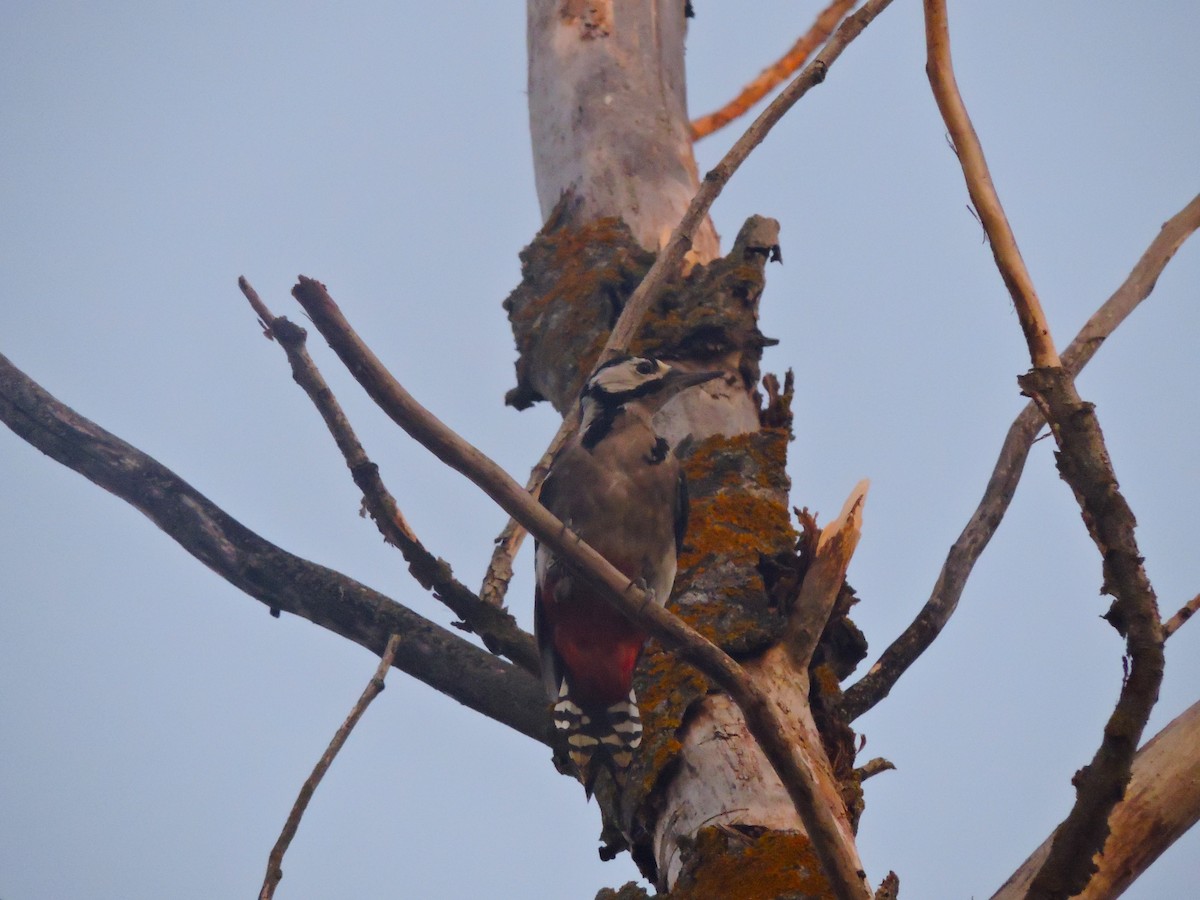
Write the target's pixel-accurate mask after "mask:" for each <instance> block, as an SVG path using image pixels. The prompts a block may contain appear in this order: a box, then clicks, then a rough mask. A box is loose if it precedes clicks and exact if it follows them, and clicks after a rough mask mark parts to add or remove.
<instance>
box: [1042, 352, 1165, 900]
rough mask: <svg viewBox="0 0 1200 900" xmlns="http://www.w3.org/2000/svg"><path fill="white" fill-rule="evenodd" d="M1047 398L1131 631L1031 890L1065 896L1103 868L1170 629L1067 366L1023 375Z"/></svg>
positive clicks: (1063, 458)
mask: <svg viewBox="0 0 1200 900" xmlns="http://www.w3.org/2000/svg"><path fill="white" fill-rule="evenodd" d="M1018 381H1019V382H1020V384H1021V388H1022V389H1023V390H1024V391H1025V392H1026V393H1027V394H1029V395H1030V396H1032V397H1033V399H1034V401H1035V402H1036V403H1037V404H1038V407H1039V408H1040V409H1041V410H1042V414H1043V415H1044V416H1045V418H1046V421H1047V422H1048V423H1049V424H1050V429H1051V431H1052V432H1053V434H1054V439H1055V441H1056V442H1057V443H1058V446H1059V453H1058V469H1059V473H1060V474H1061V475H1062V478H1063V480H1064V481H1066V482H1067V483H1068V484H1069V485H1070V486H1071V490H1072V491H1074V493H1075V498H1076V500H1077V501H1078V502H1079V507H1080V509H1081V510H1082V512H1083V520H1084V523H1085V524H1086V525H1087V529H1088V532H1089V533H1090V534H1091V536H1092V540H1093V541H1094V542H1095V544H1096V547H1097V549H1098V550H1099V551H1100V555H1101V557H1102V558H1103V560H1104V562H1103V572H1104V585H1103V587H1102V590H1103V592H1104V593H1106V594H1110V595H1112V596H1113V598H1114V599H1113V603H1112V606H1111V607H1110V608H1109V610H1108V612H1107V613H1106V614H1105V618H1106V619H1107V620H1108V621H1109V623H1110V624H1111V625H1112V626H1113V627H1114V628H1116V629H1117V631H1118V632H1119V633H1120V634H1121V635H1122V636H1123V637H1124V638H1125V639H1126V646H1127V648H1128V656H1129V674H1128V677H1127V678H1126V679H1125V682H1124V684H1123V685H1122V687H1121V693H1120V696H1119V698H1118V700H1117V704H1116V707H1115V708H1114V709H1113V712H1112V715H1111V716H1110V717H1109V720H1108V723H1107V724H1106V725H1105V727H1104V740H1103V741H1102V742H1101V744H1100V747H1099V749H1098V750H1097V751H1096V755H1095V756H1094V757H1093V759H1092V761H1091V763H1089V764H1088V765H1086V766H1085V767H1084V768H1082V769H1081V770H1079V772H1077V773H1076V774H1075V777H1074V778H1073V779H1072V783H1073V784H1074V785H1075V789H1076V796H1075V806H1074V807H1073V808H1072V810H1071V812H1070V813H1069V814H1068V816H1067V818H1066V819H1065V820H1064V821H1063V823H1062V824H1061V825H1060V826H1059V828H1058V831H1057V833H1056V834H1055V837H1054V842H1053V845H1052V847H1051V849H1050V854H1049V856H1048V858H1047V859H1046V863H1045V865H1044V866H1043V868H1042V870H1041V871H1040V872H1039V873H1038V874H1037V877H1035V878H1034V880H1033V885H1032V886H1031V888H1030V893H1029V896H1030V897H1038V898H1040V897H1045V898H1054V900H1058V898H1066V897H1070V896H1072V895H1074V894H1076V893H1078V892H1079V891H1081V890H1082V889H1083V888H1084V887H1085V886H1086V885H1087V883H1088V880H1089V879H1090V878H1091V876H1092V874H1093V873H1094V872H1095V871H1096V866H1095V863H1094V862H1093V861H1092V857H1093V856H1094V855H1095V854H1096V853H1098V852H1099V851H1100V850H1101V849H1102V848H1103V846H1104V842H1105V839H1106V838H1107V837H1108V817H1109V813H1110V812H1111V811H1112V808H1113V807H1114V806H1115V805H1116V804H1117V803H1118V802H1119V801H1120V800H1121V797H1122V796H1123V795H1124V792H1125V786H1126V784H1128V782H1129V777H1130V766H1131V765H1132V763H1133V756H1134V754H1135V753H1136V752H1137V747H1138V743H1139V741H1140V740H1141V737H1142V730H1143V729H1144V728H1145V726H1146V722H1147V720H1148V719H1149V718H1150V710H1151V709H1153V707H1154V703H1155V701H1157V700H1158V688H1159V685H1160V684H1161V683H1162V676H1163V665H1164V660H1163V630H1162V624H1161V622H1160V620H1159V616H1158V604H1157V601H1156V599H1155V596H1154V590H1153V588H1152V587H1151V586H1150V580H1149V578H1148V577H1147V576H1146V571H1145V568H1144V567H1143V566H1142V557H1141V554H1140V553H1139V552H1138V546H1137V542H1136V540H1135V539H1134V535H1133V529H1134V526H1135V524H1136V522H1135V520H1134V517H1133V512H1132V510H1130V509H1129V506H1128V504H1126V502H1125V498H1124V497H1123V496H1122V495H1121V492H1120V490H1119V489H1118V488H1117V480H1116V476H1115V475H1114V474H1113V469H1112V464H1111V463H1110V462H1109V458H1108V452H1107V451H1106V449H1105V446H1104V438H1103V435H1102V434H1101V432H1100V425H1099V422H1097V421H1096V416H1095V413H1094V411H1093V407H1092V405H1091V404H1090V403H1085V402H1084V401H1082V400H1080V399H1079V394H1078V393H1077V392H1076V391H1075V386H1074V384H1073V382H1072V381H1071V379H1070V376H1069V375H1068V374H1067V373H1066V372H1065V371H1063V369H1062V368H1061V367H1058V368H1050V369H1042V368H1037V369H1033V370H1031V371H1030V372H1029V373H1027V374H1026V375H1023V376H1021V378H1019V379H1018Z"/></svg>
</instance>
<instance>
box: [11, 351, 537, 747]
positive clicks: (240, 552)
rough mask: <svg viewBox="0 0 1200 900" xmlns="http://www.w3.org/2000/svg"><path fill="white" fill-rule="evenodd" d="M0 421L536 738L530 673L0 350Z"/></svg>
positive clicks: (333, 624)
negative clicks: (273, 534) (54, 391)
mask: <svg viewBox="0 0 1200 900" xmlns="http://www.w3.org/2000/svg"><path fill="white" fill-rule="evenodd" d="M0 421H3V422H4V423H5V424H6V425H8V427H9V428H11V429H12V430H13V431H14V432H15V433H16V434H17V435H18V436H20V437H21V438H23V439H24V440H25V441H27V442H28V443H29V444H32V445H33V446H34V447H37V448H38V449H39V450H41V451H42V452H43V453H45V454H46V455H47V456H49V457H50V458H52V459H54V460H56V461H57V462H60V463H62V464H63V465H65V466H67V467H68V468H70V469H74V470H75V471H76V472H79V473H80V474H81V475H83V476H84V477H85V478H87V479H88V480H90V481H92V482H94V483H95V484H97V485H99V486H100V487H102V488H104V489H105V490H107V491H110V492H112V493H113V494H116V495H117V496H118V497H120V498H121V499H122V500H124V501H125V502H127V503H129V504H130V505H131V506H133V507H135V508H137V509H139V510H140V511H141V512H143V513H144V514H145V515H146V516H147V517H148V518H149V519H150V520H151V521H152V522H153V523H154V524H155V525H157V526H158V527H159V528H161V529H162V530H163V531H165V532H166V533H167V535H168V536H170V537H171V538H172V539H173V540H174V541H175V542H176V543H178V544H179V545H180V546H181V547H183V549H184V550H186V551H187V552H188V553H190V554H192V556H194V557H196V559H198V560H200V562H202V563H204V565H206V566H208V567H209V568H210V569H212V570H213V571H214V572H216V573H217V574H218V575H220V576H221V577H222V578H224V579H225V580H226V581H228V582H229V583H230V584H232V585H233V586H234V587H236V588H238V589H239V590H242V591H244V592H246V593H247V594H249V595H250V596H251V597H253V598H255V599H256V600H259V601H261V602H262V603H264V604H265V605H266V606H267V607H268V608H269V609H270V610H271V611H272V612H274V613H275V614H278V613H279V612H280V611H282V612H289V613H293V614H295V615H297V616H301V617H302V618H305V619H308V620H309V621H310V622H314V623H315V624H317V625H320V626H322V627H323V628H327V629H329V630H330V631H332V632H334V633H335V634H338V635H340V636H342V637H344V638H347V639H349V640H351V641H354V642H355V643H356V644H360V645H362V646H363V647H366V648H367V649H368V650H370V651H371V652H372V653H375V654H377V655H378V654H381V653H383V651H384V647H385V646H386V644H387V641H388V638H389V636H390V635H392V634H401V635H403V636H404V642H403V644H402V645H401V647H400V649H399V651H397V654H396V667H397V668H399V669H400V670H402V671H404V672H407V673H408V674H409V675H412V676H413V677H414V678H417V679H418V680H420V681H422V682H424V683H425V684H427V685H429V686H430V687H432V688H433V689H434V690H437V691H440V692H442V693H443V694H446V695H447V696H449V697H452V698H454V699H455V700H457V701H458V702H459V703H462V704H463V705H464V706H468V707H470V708H471V709H474V710H475V711H476V712H480V713H483V714H484V715H485V716H487V717H488V718H491V719H495V720H496V721H498V722H501V723H503V724H505V725H507V726H509V727H510V728H513V729H515V730H516V731H519V732H521V733H522V734H525V735H528V736H529V737H531V738H533V739H534V740H538V741H541V742H542V743H544V744H550V742H551V726H550V716H549V714H548V712H547V709H546V703H545V697H544V695H543V692H542V686H541V682H540V681H538V680H537V679H535V678H533V677H532V676H531V675H529V673H527V672H525V671H524V670H522V669H519V668H517V667H516V666H513V665H510V664H509V663H506V662H504V661H503V660H500V659H497V658H496V657H495V656H492V655H491V654H490V653H488V652H487V651H485V650H483V649H481V648H479V647H476V646H474V645H473V644H471V643H470V642H469V641H466V640H464V639H463V638H461V637H459V636H458V635H456V634H454V633H453V632H450V631H448V630H446V629H445V628H442V627H441V626H439V625H436V624H434V623H433V622H430V621H429V620H427V619H425V618H423V617H422V616H419V615H417V614H416V613H415V612H413V611H412V610H410V609H408V608H407V607H405V606H402V605H400V604H399V603H396V602H395V601H394V600H391V599H389V598H388V597H385V596H383V595H382V594H380V593H378V592H377V591H373V590H371V589H370V588H368V587H366V586H365V585H362V584H360V583H359V582H357V581H355V580H353V579H352V578H347V577H346V576H345V575H342V574H341V573H339V572H335V571H333V570H332V569H327V568H325V567H324V566H319V565H317V564H316V563H312V562H309V561H308V560H305V559H301V558H300V557H298V556H293V555H292V554H290V553H288V552H287V551H285V550H282V549H280V548H279V547H277V546H275V545H274V544H272V543H270V542H269V541H267V540H264V539H263V538H262V537H260V536H259V535H257V534H255V533H254V532H253V531H251V530H250V529H248V528H246V527H245V526H244V525H242V524H241V523H240V522H238V521H237V520H235V519H234V518H233V517H232V516H230V515H229V514H228V513H226V512H225V511H224V510H222V509H220V508H219V507H218V506H216V505H215V504H213V503H212V501H210V500H209V499H208V498H207V497H205V496H204V495H203V494H201V493H200V492H199V491H197V490H196V489H195V488H193V487H192V486H191V485H190V484H188V483H187V482H186V481H184V480H183V479H182V478H180V477H179V476H178V475H176V474H175V473H174V472H172V471H171V470H170V469H168V468H166V467H165V466H163V465H162V464H161V463H159V462H157V461H156V460H154V459H152V458H151V457H149V456H147V455H146V454H145V453H143V452H141V451H140V450H138V449H137V448H136V447H133V446H131V445H130V444H127V443H126V442H125V441H122V440H121V439H120V438H118V437H116V436H115V435H113V434H110V433H109V432H107V431H105V430H104V429H103V428H101V427H100V426H99V425H96V424H95V423H94V422H90V421H88V420H87V419H85V418H83V417H82V416H80V415H79V414H78V413H76V412H74V411H73V410H71V409H70V408H68V407H67V406H64V405H63V404H62V403H60V402H59V401H58V400H56V399H55V398H54V397H52V396H51V395H50V394H49V393H47V392H46V391H45V390H44V389H42V388H41V387H40V386H39V385H37V384H36V383H35V382H34V381H33V380H32V379H30V378H29V377H28V376H27V375H25V374H24V373H23V372H21V371H20V370H19V369H17V368H16V366H14V365H13V364H12V363H11V362H9V360H8V359H6V358H5V357H4V356H2V355H0Z"/></svg>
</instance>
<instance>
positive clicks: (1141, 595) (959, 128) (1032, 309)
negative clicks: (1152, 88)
mask: <svg viewBox="0 0 1200 900" xmlns="http://www.w3.org/2000/svg"><path fill="white" fill-rule="evenodd" d="M924 5H925V36H926V46H927V51H928V63H927V66H926V71H927V72H928V75H929V82H930V84H931V86H932V88H933V93H934V96H935V97H936V99H937V103H938V108H939V109H940V110H941V112H942V118H943V119H944V120H945V122H946V126H947V128H948V129H949V130H950V134H951V136H952V137H953V140H954V144H955V148H956V152H957V154H958V158H959V163H960V164H961V166H962V169H963V175H964V177H965V178H966V182H967V190H968V192H969V193H970V195H971V200H972V202H973V203H974V205H975V208H976V210H977V211H978V213H979V215H980V220H981V221H982V223H983V226H984V229H985V230H986V231H987V234H988V239H989V240H990V242H991V244H992V252H993V255H994V256H995V259H996V265H997V268H998V269H999V270H1000V274H1001V276H1002V277H1003V279H1004V283H1005V284H1006V285H1007V286H1008V289H1009V293H1010V294H1011V295H1012V298H1013V303H1014V305H1015V306H1016V309H1017V317H1018V319H1019V320H1020V322H1021V327H1022V330H1023V331H1024V332H1025V340H1026V343H1027V344H1028V345H1029V354H1030V357H1031V359H1032V360H1033V366H1034V368H1033V369H1032V370H1031V371H1030V372H1028V373H1027V374H1026V375H1024V376H1022V377H1021V378H1019V379H1018V382H1019V383H1020V385H1021V389H1022V391H1023V392H1024V393H1026V394H1027V395H1028V396H1030V397H1031V399H1033V401H1034V402H1035V403H1037V405H1038V408H1039V409H1040V410H1041V412H1042V415H1043V417H1044V418H1045V419H1046V422H1047V423H1048V424H1049V425H1050V430H1051V432H1052V434H1053V435H1054V439H1055V442H1056V443H1057V444H1058V447H1059V453H1058V469H1059V473H1060V474H1061V475H1062V477H1063V480H1064V481H1066V482H1067V483H1068V484H1069V485H1070V486H1071V490H1072V491H1073V492H1074V494H1075V498H1076V500H1077V501H1078V503H1079V507H1080V510H1081V511H1082V513H1083V519H1084V522H1085V524H1086V525H1087V529H1088V533H1089V534H1090V535H1091V537H1092V540H1093V541H1094V542H1095V544H1096V547H1097V549H1098V550H1099V551H1100V555H1101V558H1102V559H1103V564H1102V568H1103V573H1104V587H1103V590H1104V592H1105V593H1108V594H1111V595H1112V596H1113V598H1114V599H1113V603H1112V606H1111V607H1110V609H1109V611H1108V613H1107V614H1106V618H1107V619H1108V620H1109V622H1110V623H1111V624H1112V625H1113V626H1114V627H1115V628H1116V629H1117V631H1118V632H1120V634H1121V635H1122V636H1123V637H1125V639H1126V647H1127V650H1128V657H1129V669H1128V677H1127V678H1126V679H1125V680H1124V683H1123V684H1122V687H1121V693H1120V696H1119V698H1118V700H1117V704H1116V707H1115V709H1114V710H1113V713H1112V715H1111V716H1110V717H1109V720H1108V723H1107V724H1106V726H1105V729H1104V738H1103V740H1102V741H1101V743H1100V747H1099V749H1097V751H1096V754H1095V756H1094V757H1093V759H1092V762H1091V763H1090V764H1089V765H1087V766H1085V767H1084V768H1083V769H1081V770H1080V771H1079V772H1078V773H1076V775H1075V778H1074V779H1073V783H1074V785H1075V789H1076V796H1075V805H1074V806H1073V807H1072V809H1071V811H1070V813H1069V814H1068V815H1067V818H1066V819H1065V820H1064V821H1063V823H1062V824H1061V825H1060V826H1059V828H1058V831H1057V832H1056V834H1055V837H1054V841H1053V844H1052V845H1051V848H1050V853H1049V856H1048V857H1047V859H1046V862H1045V864H1044V865H1043V866H1042V868H1041V870H1040V871H1039V872H1038V874H1037V875H1036V876H1035V877H1034V879H1033V883H1032V885H1031V886H1030V889H1029V897H1034V898H1047V900H1051V898H1052V900H1060V898H1061V900H1065V898H1066V897H1069V896H1071V895H1074V894H1076V893H1078V892H1079V891H1080V890H1082V889H1083V888H1084V887H1085V886H1086V885H1087V883H1088V881H1089V880H1090V878H1091V876H1092V874H1093V873H1094V872H1095V871H1096V865H1095V863H1094V862H1093V861H1092V857H1093V856H1094V854H1096V853H1097V852H1099V851H1100V850H1101V849H1102V848H1103V846H1104V841H1105V839H1106V838H1107V836H1108V816H1109V813H1110V812H1111V811H1112V808H1113V807H1114V806H1115V805H1116V803H1118V802H1119V801H1120V799H1121V796H1122V794H1123V792H1124V789H1125V786H1126V784H1128V782H1129V777H1130V766H1131V765H1132V762H1133V757H1134V754H1135V753H1136V751H1137V745H1138V741H1139V740H1141V735H1142V730H1143V729H1144V728H1145V725H1146V721H1147V720H1148V719H1149V716H1150V711H1151V709H1153V707H1154V703H1155V701H1156V700H1157V699H1158V688H1159V685H1160V684H1161V683H1162V674H1163V651H1162V641H1163V633H1162V624H1161V622H1160V620H1159V616H1158V605H1157V602H1156V599H1155V596H1154V591H1153V589H1152V588H1151V586H1150V580H1149V578H1148V577H1147V576H1146V572H1145V569H1144V568H1143V566H1142V558H1141V555H1140V553H1139V551H1138V546H1137V541H1136V539H1135V537H1134V533H1133V530H1134V524H1135V523H1134V518H1133V512H1132V511H1131V510H1130V509H1129V506H1128V504H1126V502H1125V498H1124V497H1123V496H1122V495H1121V492H1120V490H1119V488H1118V487H1117V479H1116V476H1115V475H1114V473H1113V468H1112V463H1111V462H1110V461H1109V457H1108V452H1107V449H1106V448H1105V446H1104V437H1103V435H1102V434H1101V431H1100V424H1099V422H1098V421H1097V419H1096V415H1095V410H1094V407H1093V406H1092V405H1091V404H1089V403H1084V402H1083V400H1082V399H1080V397H1079V393H1078V391H1076V389H1075V383H1074V381H1073V380H1072V377H1071V375H1070V374H1069V373H1068V372H1067V371H1066V370H1065V369H1064V368H1063V366H1062V363H1061V361H1060V360H1059V357H1058V352H1057V351H1056V350H1055V348H1054V341H1053V339H1052V338H1051V336H1050V330H1049V328H1048V326H1047V324H1046V320H1045V316H1044V315H1043V313H1042V310H1041V304H1040V302H1039V301H1038V298H1037V293H1036V291H1035V290H1034V287H1033V282H1032V280H1031V279H1030V277H1029V273H1028V271H1027V270H1026V269H1025V265H1024V262H1023V261H1022V259H1021V254H1020V250H1019V249H1018V247H1017V243H1016V239H1015V237H1014V236H1013V234H1012V231H1011V229H1010V228H1009V226H1008V220H1007V218H1006V217H1005V215H1004V209H1003V207H1002V206H1001V205H1000V200H999V197H998V196H997V195H996V191H995V188H994V187H993V185H992V183H991V177H990V176H989V174H988V170H987V164H986V162H985V161H984V158H983V150H982V148H981V147H980V145H979V140H978V138H977V137H976V135H975V130H974V128H973V127H972V126H971V120H970V118H969V116H968V115H967V110H966V107H965V105H964V104H963V101H962V97H961V96H960V95H959V93H958V88H957V85H956V84H955V81H954V71H953V68H952V65H951V62H950V33H949V28H948V26H947V22H946V4H945V0H925V4H924Z"/></svg>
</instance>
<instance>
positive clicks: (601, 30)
mask: <svg viewBox="0 0 1200 900" xmlns="http://www.w3.org/2000/svg"><path fill="white" fill-rule="evenodd" d="M684 6H685V4H684V3H683V2H681V0H651V2H647V0H598V2H594V0H593V2H585V0H529V2H528V3H527V10H528V49H529V125H530V131H531V132H532V136H533V155H534V172H535V176H536V179H537V192H538V200H539V202H540V203H541V207H542V216H543V218H546V219H548V218H549V217H550V214H551V211H552V210H554V209H555V207H557V206H558V204H559V202H560V201H561V200H562V199H563V198H564V197H570V198H574V200H575V202H574V203H572V204H571V207H570V217H571V220H572V221H573V222H574V223H575V224H582V223H588V222H594V221H596V220H598V219H603V218H607V217H610V216H619V217H621V218H623V219H624V220H625V222H626V223H627V224H628V225H629V227H630V229H631V230H632V233H633V235H634V238H635V239H636V240H637V242H638V243H639V244H640V245H641V246H643V247H645V248H647V249H652V250H657V249H658V248H659V247H661V246H662V244H663V243H664V242H665V241H666V239H667V237H669V235H670V232H671V229H672V228H673V227H674V226H675V223H676V222H678V221H679V219H680V217H681V216H682V215H683V212H684V210H685V209H686V208H687V205H688V201H690V200H691V199H692V195H693V194H694V193H695V192H696V188H697V186H698V184H699V181H698V179H697V175H696V163H695V159H694V157H693V156H692V143H691V126H690V124H689V122H688V115H687V88H686V83H685V78H684V65H683V47H684V40H683V38H684V34H685V32H686V30H687V19H686V17H685V12H684ZM692 252H693V254H694V258H695V259H696V260H699V261H701V262H704V261H707V260H710V259H712V258H714V257H715V256H716V255H717V253H718V246H717V236H716V232H715V231H714V230H713V227H712V223H711V222H706V223H705V224H704V226H703V227H702V228H701V229H700V231H699V233H697V235H696V238H695V241H694V243H693V247H692Z"/></svg>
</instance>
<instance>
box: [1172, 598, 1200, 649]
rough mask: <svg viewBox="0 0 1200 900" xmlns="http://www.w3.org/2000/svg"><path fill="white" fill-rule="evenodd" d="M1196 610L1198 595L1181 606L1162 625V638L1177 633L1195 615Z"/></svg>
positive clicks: (1199, 602) (1197, 607)
mask: <svg viewBox="0 0 1200 900" xmlns="http://www.w3.org/2000/svg"><path fill="white" fill-rule="evenodd" d="M1198 609H1200V594H1197V595H1196V596H1195V597H1193V598H1192V599H1191V600H1189V601H1188V602H1187V603H1185V604H1183V606H1181V607H1180V608H1179V612H1177V613H1175V615H1173V616H1171V618H1169V619H1167V621H1166V622H1164V623H1163V638H1169V637H1170V636H1171V635H1173V634H1174V633H1175V632H1177V631H1178V630H1179V628H1180V626H1182V625H1183V623H1184V622H1186V621H1187V620H1188V619H1190V618H1191V617H1192V616H1194V615H1195V614H1196V610H1198Z"/></svg>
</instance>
